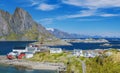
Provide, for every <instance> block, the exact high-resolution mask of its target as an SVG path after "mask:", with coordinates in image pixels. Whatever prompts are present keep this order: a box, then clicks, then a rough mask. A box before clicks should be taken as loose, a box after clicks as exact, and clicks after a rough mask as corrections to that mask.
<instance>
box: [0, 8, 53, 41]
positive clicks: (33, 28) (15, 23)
mask: <svg viewBox="0 0 120 73" xmlns="http://www.w3.org/2000/svg"><path fill="white" fill-rule="evenodd" d="M43 37H44V38H45V39H52V38H54V36H53V35H52V34H51V33H49V32H48V31H47V30H46V29H45V28H44V27H43V26H42V25H41V24H38V23H37V22H35V21H34V20H33V19H32V17H31V15H30V14H29V13H28V12H26V11H25V10H23V9H21V8H16V9H15V12H14V13H13V14H10V13H9V12H7V11H4V10H0V40H40V39H41V38H43Z"/></svg>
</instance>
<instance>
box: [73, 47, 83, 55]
mask: <svg viewBox="0 0 120 73" xmlns="http://www.w3.org/2000/svg"><path fill="white" fill-rule="evenodd" d="M73 55H74V56H84V55H83V51H82V50H81V49H74V50H73Z"/></svg>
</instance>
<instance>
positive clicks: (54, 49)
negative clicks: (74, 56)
mask: <svg viewBox="0 0 120 73" xmlns="http://www.w3.org/2000/svg"><path fill="white" fill-rule="evenodd" d="M62 52H63V51H62V49H61V48H50V53H62Z"/></svg>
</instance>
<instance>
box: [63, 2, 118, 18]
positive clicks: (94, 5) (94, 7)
mask: <svg viewBox="0 0 120 73" xmlns="http://www.w3.org/2000/svg"><path fill="white" fill-rule="evenodd" d="M62 3H64V4H69V5H74V6H78V7H84V8H88V10H84V11H81V12H80V13H78V14H72V15H66V16H65V17H66V18H78V17H87V16H101V17H113V16H120V15H119V14H112V13H108V12H106V13H105V12H103V11H98V10H99V8H110V7H120V0H62Z"/></svg>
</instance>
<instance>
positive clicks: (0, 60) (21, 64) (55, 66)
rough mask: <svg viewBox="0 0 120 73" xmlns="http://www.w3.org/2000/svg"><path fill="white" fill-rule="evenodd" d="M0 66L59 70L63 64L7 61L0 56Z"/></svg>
mask: <svg viewBox="0 0 120 73" xmlns="http://www.w3.org/2000/svg"><path fill="white" fill-rule="evenodd" d="M0 64H2V65H8V66H10V65H12V66H14V67H18V68H19V67H20V68H25V69H35V70H59V69H60V68H61V67H63V66H64V64H63V63H49V62H33V61H28V60H18V59H14V60H8V59H7V58H5V56H0Z"/></svg>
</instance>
